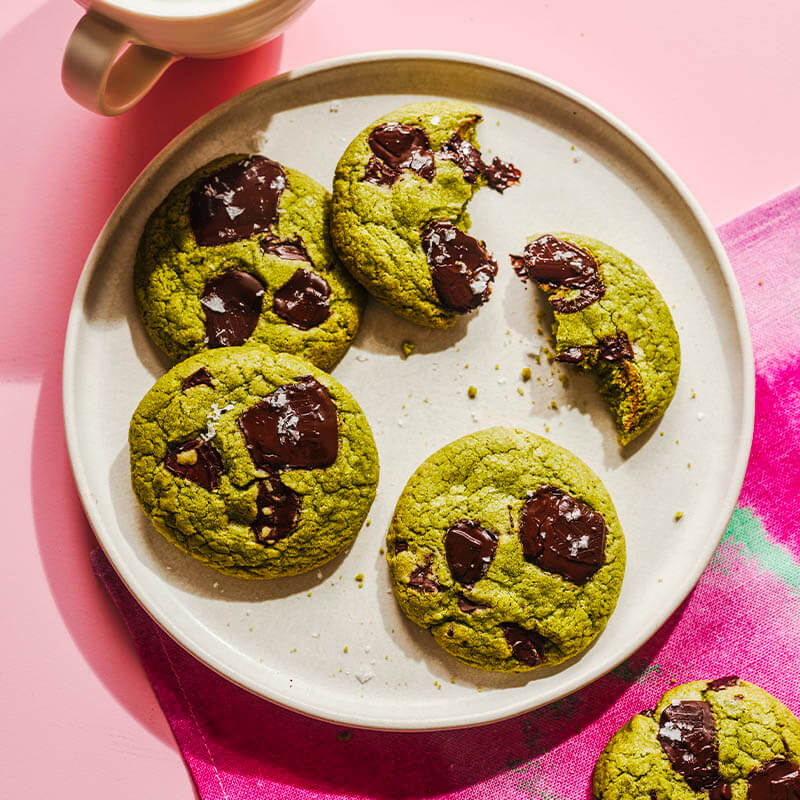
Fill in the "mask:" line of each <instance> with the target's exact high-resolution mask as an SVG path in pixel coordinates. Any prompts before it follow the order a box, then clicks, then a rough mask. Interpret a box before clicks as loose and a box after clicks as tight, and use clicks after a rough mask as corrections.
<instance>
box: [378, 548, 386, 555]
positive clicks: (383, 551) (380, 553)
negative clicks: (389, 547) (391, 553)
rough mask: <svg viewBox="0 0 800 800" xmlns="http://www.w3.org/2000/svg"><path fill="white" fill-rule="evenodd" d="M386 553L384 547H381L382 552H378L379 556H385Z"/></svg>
mask: <svg viewBox="0 0 800 800" xmlns="http://www.w3.org/2000/svg"><path fill="white" fill-rule="evenodd" d="M385 553H386V551H385V550H384V549H383V548H382V547H381V549H380V550H378V554H379V555H384V554H385Z"/></svg>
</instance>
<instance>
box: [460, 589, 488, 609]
mask: <svg viewBox="0 0 800 800" xmlns="http://www.w3.org/2000/svg"><path fill="white" fill-rule="evenodd" d="M456 605H457V606H458V609H459V611H463V612H464V613H465V614H472V613H473V612H475V611H477V610H478V609H479V608H486V607H487V606H484V605H481V604H480V603H473V602H472V600H467V598H466V597H464V595H463V594H460V595H459V596H458V599H457V600H456Z"/></svg>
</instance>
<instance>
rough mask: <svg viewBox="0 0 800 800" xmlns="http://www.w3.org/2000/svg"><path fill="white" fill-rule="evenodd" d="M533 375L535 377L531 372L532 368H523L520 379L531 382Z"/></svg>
mask: <svg viewBox="0 0 800 800" xmlns="http://www.w3.org/2000/svg"><path fill="white" fill-rule="evenodd" d="M531 375H533V373H532V372H531V368H530V367H523V368H522V372H520V377H521V378H522V380H524V381H529V380H530V379H531Z"/></svg>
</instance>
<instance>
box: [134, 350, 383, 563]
mask: <svg viewBox="0 0 800 800" xmlns="http://www.w3.org/2000/svg"><path fill="white" fill-rule="evenodd" d="M129 447H130V462H131V480H132V484H133V490H134V492H135V494H136V497H137V498H138V500H139V503H140V504H141V506H142V508H143V509H144V511H145V513H146V514H147V516H148V517H149V518H150V520H151V521H152V523H153V525H154V526H155V527H156V529H157V530H158V531H159V532H160V533H162V534H163V535H164V536H165V537H166V538H167V539H168V540H169V541H170V542H172V543H173V544H175V545H176V546H177V547H179V548H180V549H181V550H183V551H184V552H186V553H189V554H190V555H192V556H194V557H195V558H197V559H199V560H200V561H203V562H204V563H206V564H207V565H209V566H211V567H213V568H214V569H217V570H219V571H220V572H224V573H226V574H229V575H235V576H238V577H242V578H274V577H278V576H281V575H293V574H297V573H300V572H306V571H308V570H310V569H314V568H315V567H318V566H319V565H320V564H324V563H325V562H326V561H329V560H330V559H331V558H333V557H334V556H335V555H336V554H337V553H338V552H340V551H341V550H342V549H344V548H345V547H347V546H348V545H349V544H350V543H351V542H352V541H353V539H354V538H355V536H356V534H357V533H358V531H359V530H360V528H361V526H362V524H363V522H364V519H365V518H366V516H367V512H368V511H369V508H370V506H371V505H372V501H373V500H374V498H375V490H376V486H377V482H378V454H377V450H376V448H375V442H374V440H373V437H372V432H371V430H370V427H369V424H368V422H367V420H366V417H365V416H364V414H363V412H362V411H361V409H360V408H359V406H358V403H357V402H356V401H355V399H354V398H353V397H352V395H351V394H350V393H349V392H348V391H347V389H345V387H343V386H342V385H341V384H340V383H338V382H337V381H336V380H334V379H333V378H332V377H331V376H330V375H328V374H326V373H324V372H322V371H321V370H319V369H317V368H316V367H314V366H313V365H312V364H311V363H310V362H308V361H306V360H304V359H299V358H296V357H294V356H290V355H287V354H275V353H273V352H272V351H271V350H270V349H269V348H267V347H265V346H263V345H247V346H245V347H226V348H220V349H218V350H209V351H207V352H204V353H199V354H197V355H195V356H192V357H190V358H188V359H186V360H185V361H182V362H181V363H179V364H177V365H176V366H174V367H173V368H172V369H171V370H170V371H169V372H167V373H166V374H165V375H164V376H162V377H161V378H159V380H158V381H156V383H155V385H154V386H153V387H152V389H150V391H149V392H148V393H147V394H146V395H145V397H144V398H143V399H142V401H141V403H140V404H139V406H138V408H137V409H136V411H135V413H134V415H133V419H132V420H131V425H130V431H129Z"/></svg>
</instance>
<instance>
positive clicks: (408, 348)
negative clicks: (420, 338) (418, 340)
mask: <svg viewBox="0 0 800 800" xmlns="http://www.w3.org/2000/svg"><path fill="white" fill-rule="evenodd" d="M415 348H416V345H415V344H414V342H412V341H411V340H410V339H406V340H405V341H404V342H403V354H404V356H405V357H406V358H408V357H409V356H410V355H411V354H412V353H413V352H414V350H415Z"/></svg>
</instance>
